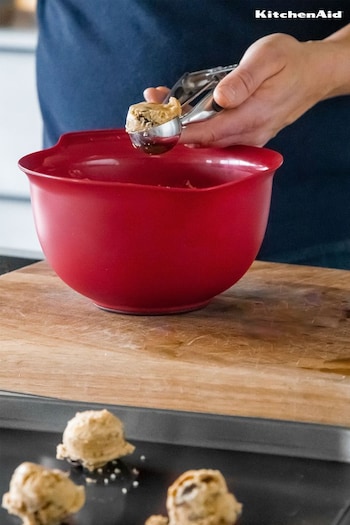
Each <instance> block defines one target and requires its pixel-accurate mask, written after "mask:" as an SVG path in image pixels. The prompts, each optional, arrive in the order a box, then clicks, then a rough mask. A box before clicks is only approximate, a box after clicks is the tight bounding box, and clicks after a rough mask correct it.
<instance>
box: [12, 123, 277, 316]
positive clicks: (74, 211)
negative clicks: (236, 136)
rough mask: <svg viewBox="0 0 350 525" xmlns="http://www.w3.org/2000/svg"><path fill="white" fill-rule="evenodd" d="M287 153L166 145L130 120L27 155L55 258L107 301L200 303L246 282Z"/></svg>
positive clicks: (155, 305) (70, 279) (47, 244)
mask: <svg viewBox="0 0 350 525" xmlns="http://www.w3.org/2000/svg"><path fill="white" fill-rule="evenodd" d="M281 163H282V156H281V155H280V154H279V153H277V152H275V151H272V150H269V149H266V148H254V147H249V146H234V147H231V148H226V149H212V148H204V149H200V148H196V149H192V148H188V147H186V146H181V145H178V146H176V147H175V148H174V149H173V150H172V151H170V152H168V153H166V154H164V155H159V156H147V155H145V154H143V153H141V152H140V151H137V150H136V149H134V148H133V147H132V145H131V143H130V140H129V137H128V135H127V134H126V133H125V132H124V130H112V131H110V130H98V131H87V132H75V133H67V134H65V135H63V136H62V137H61V138H60V140H59V142H58V143H57V144H56V145H55V146H54V147H52V148H49V149H46V150H42V151H38V152H35V153H31V154H29V155H26V156H25V157H23V158H21V159H20V161H19V167H20V168H21V169H22V170H23V171H24V172H25V173H26V175H27V176H28V178H29V181H30V191H31V201H32V209H33V214H34V220H35V225H36V229H37V234H38V238H39V241H40V243H41V246H42V249H43V252H44V255H45V257H46V258H47V261H48V263H49V264H50V265H51V267H52V268H53V269H54V271H55V272H56V273H57V275H58V276H59V277H60V278H61V279H62V280H63V281H64V282H65V283H66V284H68V285H69V286H70V287H71V288H73V289H74V290H76V291H77V292H79V293H80V294H82V295H84V296H86V297H88V298H90V299H91V300H92V301H93V302H94V303H95V304H96V305H98V306H100V307H102V308H106V309H108V310H113V311H117V312H124V313H134V314H163V313H174V312H183V311H188V310H194V309H197V308H200V307H203V306H205V305H206V304H207V303H208V302H209V301H210V300H211V299H212V298H213V297H214V296H216V295H217V294H219V293H221V292H223V291H224V290H226V289H227V288H229V287H231V286H232V285H233V284H234V283H235V282H237V281H238V280H239V279H240V278H241V277H242V276H243V275H244V273H245V272H246V271H247V270H248V269H249V267H250V266H251V264H252V262H253V261H254V259H255V257H256V255H257V253H258V250H259V248H260V246H261V243H262V240H263V237H264V234H265V230H266V225H267V219H268V215H269V209H270V200H271V189H272V181H273V175H274V173H275V170H276V169H277V168H278V167H279V166H280V165H281Z"/></svg>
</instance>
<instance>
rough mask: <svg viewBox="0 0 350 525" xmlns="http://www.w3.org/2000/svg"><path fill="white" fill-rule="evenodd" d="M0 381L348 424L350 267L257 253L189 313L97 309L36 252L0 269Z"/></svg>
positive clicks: (96, 397)
mask: <svg viewBox="0 0 350 525" xmlns="http://www.w3.org/2000/svg"><path fill="white" fill-rule="evenodd" d="M0 311H1V332H0V389H2V390H11V391H19V392H25V393H32V394H38V395H47V396H53V397H59V398H62V399H72V400H81V401H87V402H101V403H106V404H107V403H113V404H120V405H127V406H142V407H157V408H166V409H176V410H189V411H198V412H212V413H221V414H231V415H242V416H254V417H267V418H277V419H288V420H298V421H311V422H319V423H329V424H336V425H344V426H350V273H349V272H346V271H340V270H330V269H319V268H311V267H302V266H292V265H281V264H270V263H262V262H256V263H254V264H253V266H252V268H251V269H250V271H249V272H248V273H247V274H246V275H245V277H244V278H243V279H241V281H240V282H239V283H237V284H236V285H235V286H234V287H232V288H231V289H230V290H228V291H227V292H225V293H223V294H222V295H220V296H218V297H216V298H215V299H214V300H213V301H212V303H211V304H210V305H209V306H208V307H206V308H204V309H202V310H199V311H196V312H191V313H187V314H178V315H169V316H154V317H151V316H149V317H148V316H130V315H121V314H113V313H110V312H106V311H102V310H100V309H98V308H96V307H95V306H94V305H93V304H91V303H90V302H89V300H87V299H86V298H84V297H81V296H80V295H78V294H77V293H75V292H74V291H72V290H71V289H70V288H68V287H67V286H66V285H65V284H64V283H62V282H61V281H60V279H59V278H58V277H57V276H56V275H55V274H54V273H53V272H52V271H51V270H50V268H49V267H48V265H47V264H46V263H45V262H40V263H37V264H34V265H31V266H28V267H26V268H23V269H21V270H17V271H15V272H11V273H8V274H6V275H3V276H1V277H0Z"/></svg>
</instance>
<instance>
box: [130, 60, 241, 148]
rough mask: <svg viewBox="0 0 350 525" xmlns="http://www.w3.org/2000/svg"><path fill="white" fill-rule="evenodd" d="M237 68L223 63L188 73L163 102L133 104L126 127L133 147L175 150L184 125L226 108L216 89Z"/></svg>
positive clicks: (209, 116)
mask: <svg viewBox="0 0 350 525" xmlns="http://www.w3.org/2000/svg"><path fill="white" fill-rule="evenodd" d="M236 67H237V66H236V65H231V66H224V67H221V66H219V67H215V68H211V69H203V70H200V71H194V72H192V73H185V74H184V75H182V77H180V78H179V80H178V81H177V82H176V83H175V85H174V86H173V87H172V89H171V90H170V92H169V93H168V95H167V97H166V98H165V100H164V101H163V103H162V104H156V103H151V102H139V103H138V104H134V105H132V106H130V108H129V111H128V114H127V117H126V124H125V129H126V131H127V133H128V134H129V137H130V140H131V142H132V144H133V146H134V147H135V148H137V149H139V150H141V151H143V152H144V153H147V154H149V155H159V154H161V153H165V152H167V151H169V150H171V149H172V148H173V147H174V146H176V144H177V143H178V141H179V138H180V136H181V131H182V128H183V126H187V125H188V124H191V123H192V122H200V121H203V120H207V119H209V118H211V117H213V116H215V115H216V114H217V113H218V112H219V111H221V110H222V108H221V107H220V106H219V105H218V104H216V102H215V100H214V97H213V92H214V89H215V86H216V85H217V84H218V83H219V82H220V80H221V79H222V78H224V77H225V76H226V75H227V74H228V73H230V71H232V70H233V69H235V68H236ZM193 102H195V104H194V105H193V107H191V106H190V104H192V103H193Z"/></svg>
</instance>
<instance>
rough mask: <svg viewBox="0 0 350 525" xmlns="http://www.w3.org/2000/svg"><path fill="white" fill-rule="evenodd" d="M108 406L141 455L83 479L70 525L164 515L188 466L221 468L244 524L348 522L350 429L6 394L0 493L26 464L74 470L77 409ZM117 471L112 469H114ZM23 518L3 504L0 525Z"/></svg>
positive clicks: (134, 524) (1, 414)
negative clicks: (61, 457) (68, 447)
mask: <svg viewBox="0 0 350 525" xmlns="http://www.w3.org/2000/svg"><path fill="white" fill-rule="evenodd" d="M101 408H108V410H110V411H111V412H113V413H114V414H116V415H117V416H118V417H119V418H120V419H122V421H123V422H124V425H125V431H126V437H127V439H128V440H129V441H131V442H132V443H133V444H134V445H136V450H135V452H134V453H133V454H132V455H130V456H127V457H126V458H124V460H123V462H119V463H118V468H119V470H120V473H118V475H117V476H116V479H115V480H113V479H111V477H110V472H111V470H108V468H110V467H108V468H107V469H105V471H104V472H102V473H99V474H97V475H96V476H95V478H96V479H95V480H94V482H93V483H91V482H90V483H87V484H86V494H87V501H86V504H85V506H84V508H83V509H82V510H81V512H80V513H78V514H77V515H76V516H75V517H74V519H73V520H72V521H71V522H70V523H71V524H72V525H73V524H74V525H97V524H98V525H143V524H144V522H145V520H146V519H147V518H148V517H149V516H150V515H151V514H166V511H165V499H166V491H167V488H168V486H169V485H170V484H171V483H172V482H173V481H174V480H175V479H176V478H177V477H178V476H179V475H180V474H181V473H182V472H184V471H185V470H188V469H196V468H214V469H219V470H220V471H221V472H222V473H223V475H224V476H225V478H226V481H227V484H228V486H229V489H230V490H231V491H232V492H233V493H234V494H235V495H236V497H237V499H238V500H239V501H240V502H242V503H243V514H242V517H241V519H240V521H239V525H350V507H349V503H350V429H348V428H342V427H332V426H327V425H314V424H306V423H294V422H283V421H274V420H266V419H258V418H242V417H228V416H220V415H213V414H198V413H196V414H194V413H190V412H175V411H166V410H151V409H144V408H133V407H124V406H117V405H113V406H111V405H100V404H91V403H89V404H87V403H77V402H67V401H60V400H54V399H49V398H37V397H34V396H21V395H11V394H6V393H3V394H2V395H0V494H1V495H2V494H3V493H4V492H6V491H7V490H8V484H9V480H10V477H11V475H12V473H13V471H14V469H15V468H16V467H17V465H18V464H20V463H21V462H23V461H34V462H37V463H41V464H43V465H45V466H47V467H50V468H54V467H56V468H60V469H62V470H67V471H69V472H70V475H71V477H72V478H73V479H74V481H75V482H77V483H81V484H85V483H86V475H85V473H84V472H83V470H82V469H79V468H76V467H72V466H70V465H69V464H68V463H66V462H64V461H58V460H56V459H55V452H56V446H57V444H58V443H60V442H61V438H62V432H63V430H64V428H65V426H66V423H67V421H68V420H69V419H71V418H72V417H73V416H74V414H75V413H76V412H77V411H81V410H86V409H101ZM113 468H114V466H113ZM18 523H20V521H19V520H18V518H16V517H14V516H10V515H9V514H8V513H7V512H6V511H5V510H4V509H1V510H0V524H1V525H16V524H18Z"/></svg>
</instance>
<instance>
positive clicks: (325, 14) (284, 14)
mask: <svg viewBox="0 0 350 525" xmlns="http://www.w3.org/2000/svg"><path fill="white" fill-rule="evenodd" d="M255 18H261V19H265V18H289V19H290V18H315V19H320V18H321V19H325V18H343V11H326V10H325V9H319V10H318V11H291V10H289V11H270V10H269V9H255Z"/></svg>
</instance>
